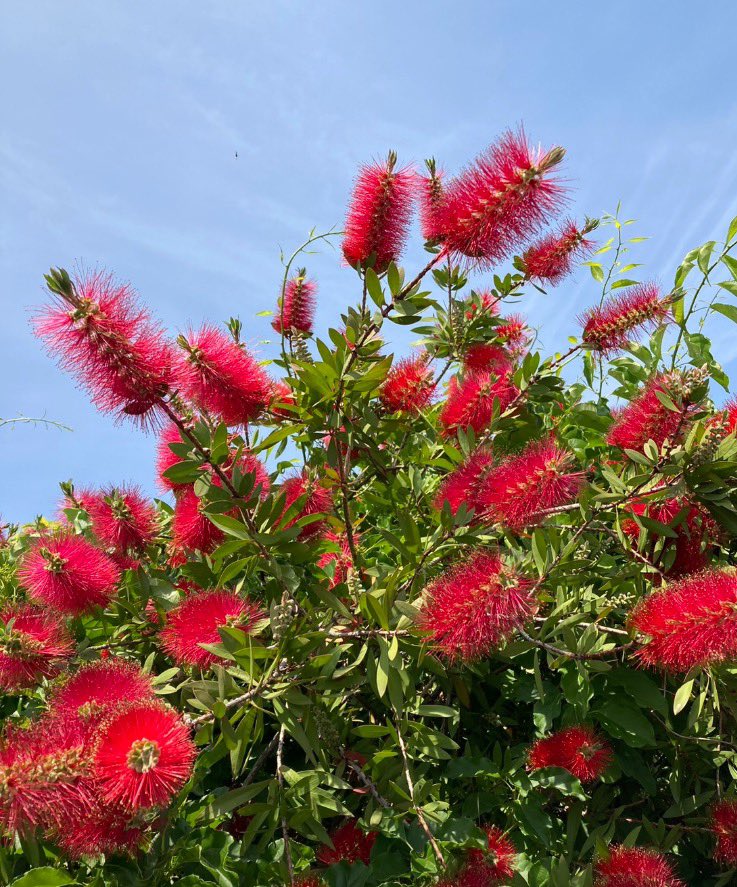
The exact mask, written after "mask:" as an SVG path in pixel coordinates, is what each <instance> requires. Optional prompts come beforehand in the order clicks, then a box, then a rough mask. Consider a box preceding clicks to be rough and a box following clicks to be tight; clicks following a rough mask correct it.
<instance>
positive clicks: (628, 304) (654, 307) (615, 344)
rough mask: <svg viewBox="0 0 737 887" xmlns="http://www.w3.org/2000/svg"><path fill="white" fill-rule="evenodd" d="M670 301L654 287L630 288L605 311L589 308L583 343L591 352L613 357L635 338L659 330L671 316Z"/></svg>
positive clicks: (585, 321) (583, 324)
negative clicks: (639, 333) (650, 328)
mask: <svg viewBox="0 0 737 887" xmlns="http://www.w3.org/2000/svg"><path fill="white" fill-rule="evenodd" d="M669 308H670V300H669V299H668V298H665V299H663V298H661V296H660V290H659V289H658V287H657V286H656V285H655V284H654V283H640V284H638V285H637V286H633V287H630V288H629V289H628V290H627V291H626V293H625V294H624V295H621V296H614V297H612V298H610V299H609V300H608V301H606V302H605V303H604V304H603V305H602V306H601V307H597V308H589V310H588V311H586V312H585V313H584V314H583V315H582V316H581V318H580V322H581V325H582V326H583V336H582V337H581V338H582V341H583V342H584V344H586V345H588V346H589V347H590V348H592V349H594V350H596V351H601V352H603V353H604V354H609V353H610V352H612V351H619V350H621V349H622V348H624V347H625V346H626V345H627V344H628V342H629V341H630V338H631V336H632V335H633V334H635V333H636V332H638V331H640V330H642V329H644V328H646V327H652V328H654V327H657V326H658V325H659V324H661V323H662V322H663V321H664V320H665V319H666V317H667V316H668V312H669Z"/></svg>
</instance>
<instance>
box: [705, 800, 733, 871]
mask: <svg viewBox="0 0 737 887" xmlns="http://www.w3.org/2000/svg"><path fill="white" fill-rule="evenodd" d="M710 825H711V829H712V831H713V832H714V837H715V838H716V847H715V848H714V857H715V859H716V860H717V861H718V862H720V863H722V864H723V865H727V866H737V801H735V800H734V798H725V799H724V800H722V801H718V802H717V803H716V804H715V805H714V806H713V807H712V810H711V823H710Z"/></svg>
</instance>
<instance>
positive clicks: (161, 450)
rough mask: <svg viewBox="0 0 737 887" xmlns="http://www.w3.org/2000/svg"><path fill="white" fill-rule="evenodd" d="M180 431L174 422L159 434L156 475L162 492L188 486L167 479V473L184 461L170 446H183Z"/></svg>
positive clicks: (168, 424)
mask: <svg viewBox="0 0 737 887" xmlns="http://www.w3.org/2000/svg"><path fill="white" fill-rule="evenodd" d="M183 443H186V441H183V440H182V436H181V434H180V433H179V429H178V428H177V426H176V425H175V424H174V423H173V422H169V423H167V424H166V425H165V426H164V428H163V429H162V430H161V432H160V434H159V439H158V442H157V444H156V475H157V477H158V480H159V486H160V487H161V489H162V490H164V491H166V490H174V491H177V490H181V489H182V488H183V487H184V486H186V484H178V483H175V482H174V481H173V480H170V479H169V478H168V477H166V472H167V471H168V470H169V469H170V468H173V467H174V466H175V465H178V464H179V462H181V461H182V456H177V454H176V453H175V452H174V450H172V448H171V447H170V446H169V444H183Z"/></svg>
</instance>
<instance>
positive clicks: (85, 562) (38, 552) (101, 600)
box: [18, 533, 120, 616]
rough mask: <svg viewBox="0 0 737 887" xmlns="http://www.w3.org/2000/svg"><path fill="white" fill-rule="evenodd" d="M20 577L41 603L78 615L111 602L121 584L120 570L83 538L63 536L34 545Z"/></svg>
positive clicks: (26, 557) (19, 573) (64, 534)
mask: <svg viewBox="0 0 737 887" xmlns="http://www.w3.org/2000/svg"><path fill="white" fill-rule="evenodd" d="M18 578H19V580H20V583H21V585H23V587H24V588H25V589H27V591H28V594H29V595H30V596H31V597H32V598H33V599H34V600H36V601H37V602H38V603H40V604H44V605H45V606H47V607H51V609H52V610H58V611H59V612H60V613H65V614H68V615H70V616H78V615H80V614H81V613H88V612H90V611H91V610H94V608H95V607H104V606H105V605H106V604H107V603H108V602H109V601H110V600H111V598H112V597H113V595H114V594H115V591H116V587H117V585H118V582H119V581H120V568H119V567H118V566H117V564H115V562H114V561H113V560H112V559H111V558H109V557H108V556H107V555H106V554H105V552H104V551H100V549H99V548H95V546H94V545H92V544H91V543H90V542H88V541H87V540H86V539H84V538H83V537H82V536H72V535H70V534H69V533H60V534H58V535H56V536H44V537H42V538H41V539H37V540H36V541H35V542H34V543H33V544H32V546H31V548H30V549H29V551H28V552H27V554H26V555H25V556H24V558H23V560H22V562H21V566H20V569H19V570H18Z"/></svg>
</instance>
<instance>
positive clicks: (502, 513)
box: [478, 437, 584, 530]
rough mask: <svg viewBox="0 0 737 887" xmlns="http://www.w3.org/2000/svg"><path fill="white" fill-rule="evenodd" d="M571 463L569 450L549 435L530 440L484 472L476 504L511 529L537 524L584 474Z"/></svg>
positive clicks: (571, 495) (571, 496)
mask: <svg viewBox="0 0 737 887" xmlns="http://www.w3.org/2000/svg"><path fill="white" fill-rule="evenodd" d="M572 467H573V456H572V454H571V453H569V452H568V451H567V450H564V449H561V447H559V446H558V444H557V443H556V442H555V440H554V439H553V438H552V437H548V438H545V439H543V440H540V441H534V442H533V443H531V444H529V445H528V446H527V447H526V449H524V450H523V451H522V452H521V453H520V454H519V455H517V456H512V457H511V458H509V459H507V460H506V461H504V462H501V463H500V464H499V465H497V466H496V467H494V468H492V469H491V470H490V471H489V472H488V473H487V474H486V477H485V479H484V482H483V484H482V485H481V489H480V490H479V493H478V503H479V506H480V507H481V508H482V509H483V510H484V512H485V515H486V517H487V518H488V519H489V520H491V521H493V522H495V523H500V524H503V525H504V526H506V527H509V528H510V529H513V530H520V529H522V528H523V527H529V526H532V525H534V524H537V523H539V522H540V521H541V520H543V519H544V517H545V514H546V512H548V511H550V510H551V509H554V508H559V507H561V506H563V505H569V504H571V503H572V502H573V501H574V500H575V498H576V496H577V495H578V493H579V491H580V489H581V485H582V484H583V480H584V475H583V472H580V471H571V470H570V469H571V468H572Z"/></svg>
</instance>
